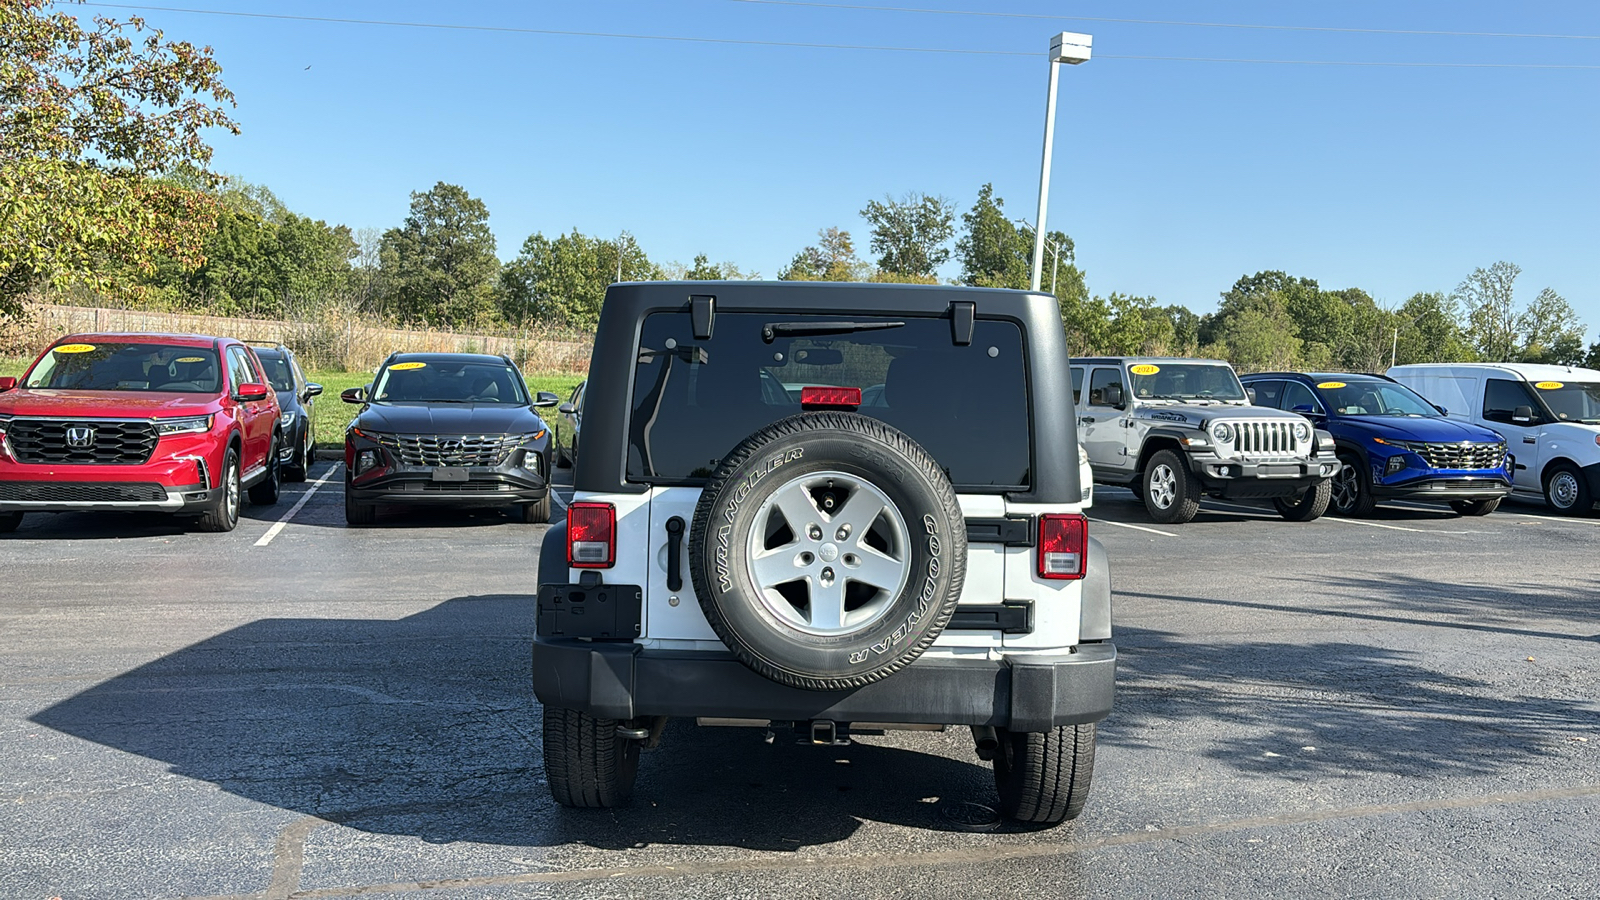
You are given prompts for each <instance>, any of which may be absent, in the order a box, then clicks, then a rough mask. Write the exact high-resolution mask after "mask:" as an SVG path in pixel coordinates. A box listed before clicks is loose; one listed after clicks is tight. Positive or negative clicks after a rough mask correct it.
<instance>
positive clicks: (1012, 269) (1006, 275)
mask: <svg viewBox="0 0 1600 900" xmlns="http://www.w3.org/2000/svg"><path fill="white" fill-rule="evenodd" d="M961 226H962V234H961V239H960V240H958V241H956V256H957V258H959V259H960V260H961V283H962V284H965V285H971V286H973V287H994V288H1015V289H1019V290H1023V289H1026V288H1027V287H1028V275H1029V268H1030V266H1031V265H1032V262H1033V259H1032V254H1033V242H1032V241H1031V240H1030V239H1029V237H1028V235H1027V234H1026V233H1025V232H1024V231H1023V230H1022V229H1021V228H1019V227H1017V225H1015V224H1014V223H1013V222H1012V221H1011V220H1010V219H1007V218H1006V214H1005V201H1004V200H1002V199H1000V198H999V197H996V196H994V185H992V184H985V185H984V186H983V187H981V188H979V189H978V200H977V202H976V203H974V204H972V208H971V209H969V210H967V211H966V212H965V213H962V215H961ZM1069 256H1070V251H1069Z"/></svg>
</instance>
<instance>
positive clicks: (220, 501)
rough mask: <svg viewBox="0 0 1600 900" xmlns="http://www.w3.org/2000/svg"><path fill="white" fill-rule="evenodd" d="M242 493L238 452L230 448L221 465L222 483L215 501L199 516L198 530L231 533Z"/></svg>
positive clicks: (236, 519)
mask: <svg viewBox="0 0 1600 900" xmlns="http://www.w3.org/2000/svg"><path fill="white" fill-rule="evenodd" d="M243 493H244V491H243V490H242V489H241V487H240V485H239V451H237V450H234V449H232V448H230V449H229V450H228V455H227V458H226V459H224V460H223V463H222V481H221V482H219V483H218V484H217V499H216V502H215V503H213V504H212V506H211V508H210V509H208V510H206V511H205V512H204V513H203V514H201V516H200V530H201V531H211V532H224V531H232V530H233V529H234V528H235V527H236V526H237V525H238V524H239V506H240V501H241V499H243V498H242V496H241V495H242V494H243Z"/></svg>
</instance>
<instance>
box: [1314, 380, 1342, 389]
mask: <svg viewBox="0 0 1600 900" xmlns="http://www.w3.org/2000/svg"><path fill="white" fill-rule="evenodd" d="M1317 387H1319V388H1325V389H1327V390H1330V391H1331V390H1333V389H1334V388H1342V387H1344V382H1342V381H1324V382H1323V383H1321V384H1319V385H1317Z"/></svg>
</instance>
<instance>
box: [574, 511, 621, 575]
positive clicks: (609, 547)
mask: <svg viewBox="0 0 1600 900" xmlns="http://www.w3.org/2000/svg"><path fill="white" fill-rule="evenodd" d="M616 561H617V508H616V507H614V506H612V505H611V504H609V503H574V504H572V505H571V506H569V507H567V565H569V566H571V567H572V568H574V569H609V568H611V566H612V564H613V563H615V562H616Z"/></svg>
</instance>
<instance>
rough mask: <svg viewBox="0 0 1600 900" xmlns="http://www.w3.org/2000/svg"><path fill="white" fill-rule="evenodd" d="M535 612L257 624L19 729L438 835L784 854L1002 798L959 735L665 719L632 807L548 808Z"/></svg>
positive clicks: (444, 608) (327, 811)
mask: <svg viewBox="0 0 1600 900" xmlns="http://www.w3.org/2000/svg"><path fill="white" fill-rule="evenodd" d="M532 601H533V598H532V597H526V596H510V595H500V596H479V597H461V598H457V599H454V600H450V601H446V602H444V603H441V604H438V605H437V606H434V607H431V608H429V609H427V610H425V611H423V612H421V613H417V614H415V615H411V616H407V617H405V618H402V619H398V620H381V619H336V618H327V619H310V618H301V619H261V620H258V621H255V622H252V623H250V624H248V625H244V626H241V627H238V628H235V629H233V630H231V631H227V632H224V633H222V634H219V635H217V636H215V637H213V638H210V639H207V640H205V641H201V642H199V643H197V644H194V645H191V646H189V647H185V648H183V649H181V650H178V651H176V652H173V653H169V654H167V655H166V656H163V657H161V658H159V659H156V660H154V661H152V662H150V663H147V664H145V665H142V666H140V667H138V668H136V669H133V670H131V671H128V672H126V673H124V674H122V675H119V676H117V677H115V678H112V679H110V680H108V681H105V682H103V683H101V684H98V685H96V686H94V687H91V688H89V689H87V690H85V691H83V692H81V693H79V694H77V695H75V696H72V697H70V698H68V699H66V700H63V701H61V702H59V703H57V704H55V705H53V706H51V707H49V708H47V709H44V710H43V711H41V712H39V713H37V714H36V715H34V716H32V717H31V718H32V721H33V722H35V723H37V724H39V725H42V726H45V727H49V728H52V729H55V730H57V731H60V732H63V733H66V734H69V735H73V736H75V737H78V738H82V739H84V740H88V741H93V742H95V743H98V744H101V745H104V746H106V747H110V748H113V749H115V750H120V751H123V752H127V753H132V754H137V755H139V756H144V757H147V758H151V759H155V760H159V761H161V762H163V763H165V764H167V765H168V766H170V768H171V771H172V772H173V773H175V774H177V775H181V776H184V777H186V778H192V779H197V780H200V781H206V782H210V783H213V784H216V785H217V786H219V787H220V788H222V789H223V790H225V791H228V792H230V793H233V794H235V795H238V796H240V797H244V798H248V799H250V800H253V801H256V802H259V803H264V804H268V805H271V806H274V807H278V808H281V809H285V810H292V811H295V812H299V813H303V814H305V815H309V816H317V817H322V818H325V819H328V820H330V821H334V822H338V823H341V824H343V825H345V826H347V827H350V828H354V829H358V830H363V831H370V832H374V833H380V834H394V835H411V836H416V837H419V838H422V839H424V840H427V841H433V842H450V841H472V842H479V843H487V844H503V845H512V846H557V845H562V844H569V843H574V842H576V843H581V844H586V845H590V846H593V847H600V848H612V849H620V848H629V847H639V846H646V845H650V844H681V845H701V846H728V847H740V848H746V849H759V850H777V851H781V850H795V849H798V848H802V847H809V846H816V845H819V844H827V843H832V842H836V841H840V840H843V839H845V838H848V837H849V836H850V835H852V834H853V833H854V832H855V831H856V830H857V829H858V828H860V827H861V822H862V821H863V820H866V821H877V822H885V823H892V824H899V825H905V826H909V827H913V828H921V829H929V830H956V829H955V827H954V826H953V825H950V824H948V823H946V822H945V821H944V820H943V818H942V817H941V815H940V807H941V806H942V805H943V804H946V803H950V802H959V801H968V800H970V801H975V802H979V803H986V804H989V805H993V804H994V803H995V802H996V801H995V795H994V786H993V782H992V776H991V775H990V771H989V769H988V767H987V765H980V764H979V763H978V761H977V759H976V757H975V756H969V759H970V760H971V761H970V762H966V761H957V760H956V759H951V758H948V757H951V756H955V757H959V756H960V755H961V753H963V752H964V753H967V754H970V753H971V746H970V743H969V742H968V741H967V739H966V736H965V735H964V734H957V733H955V732H951V733H950V734H947V735H938V734H914V735H911V736H909V737H906V738H904V740H905V741H906V742H908V743H913V744H915V745H917V746H926V749H927V750H928V751H929V752H927V753H923V752H918V751H912V750H905V749H899V748H897V747H893V746H884V743H886V742H887V740H889V739H885V738H871V737H869V738H867V739H866V740H867V741H868V743H858V744H855V745H852V746H846V747H812V746H797V745H795V744H794V743H792V742H791V740H789V739H786V738H784V737H780V738H779V739H778V740H777V741H775V742H774V743H773V744H771V745H767V744H765V743H764V742H763V741H762V734H763V733H762V732H761V731H755V730H746V729H709V728H706V729H702V728H696V727H694V726H692V725H690V724H688V723H682V724H680V723H676V722H675V723H673V725H672V726H671V727H669V729H668V731H667V733H666V735H665V740H664V741H663V744H662V747H661V749H659V750H657V751H652V752H647V753H645V754H644V755H643V757H642V761H641V766H640V774H639V781H638V788H637V791H636V795H635V800H634V804H633V806H632V807H630V808H626V809H618V810H566V809H562V808H560V807H557V806H556V804H555V803H554V801H553V800H552V799H551V797H550V794H549V792H548V790H547V789H546V787H545V784H544V779H543V769H542V764H541V761H540V746H539V744H540V736H539V734H540V713H539V705H538V703H537V702H536V701H535V700H534V698H533V691H532V679H531V676H530V673H529V662H528V660H529V654H530V648H531V646H532V638H533V608H532ZM895 740H899V739H895ZM924 741H926V744H925V745H924V744H923V742H924ZM952 751H955V752H952ZM941 754H943V755H941Z"/></svg>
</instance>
